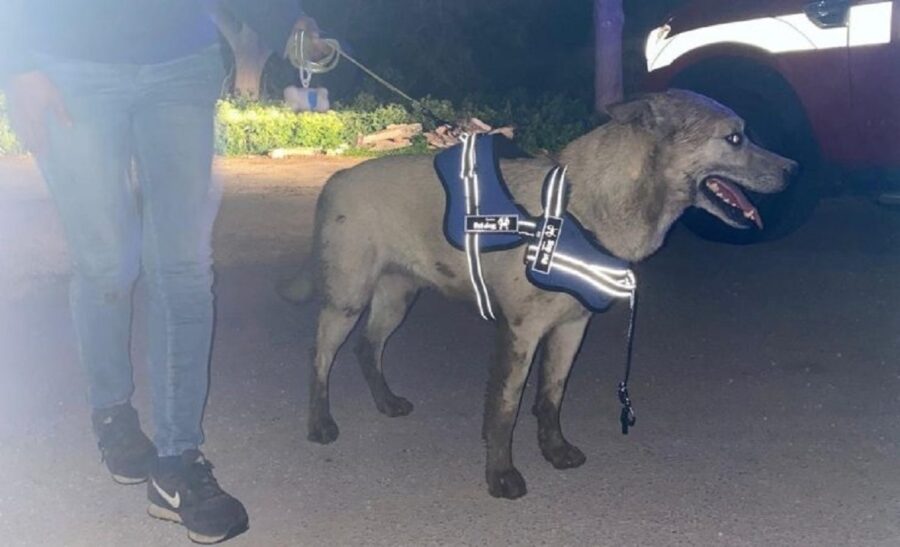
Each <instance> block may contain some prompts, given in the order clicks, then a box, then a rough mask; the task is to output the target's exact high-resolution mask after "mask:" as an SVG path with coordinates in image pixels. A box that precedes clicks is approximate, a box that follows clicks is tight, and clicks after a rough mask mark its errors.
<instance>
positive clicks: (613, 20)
mask: <svg viewBox="0 0 900 547" xmlns="http://www.w3.org/2000/svg"><path fill="white" fill-rule="evenodd" d="M624 25H625V12H624V11H623V9H622V0H594V43H595V57H594V59H595V65H594V66H595V70H594V107H595V108H596V109H597V112H605V111H606V106H607V105H610V104H613V103H616V102H619V101H621V100H622V96H623V90H622V28H623V27H624Z"/></svg>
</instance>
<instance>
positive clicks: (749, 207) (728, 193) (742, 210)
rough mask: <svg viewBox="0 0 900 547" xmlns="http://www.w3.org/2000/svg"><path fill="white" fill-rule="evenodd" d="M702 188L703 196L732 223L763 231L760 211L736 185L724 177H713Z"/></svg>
mask: <svg viewBox="0 0 900 547" xmlns="http://www.w3.org/2000/svg"><path fill="white" fill-rule="evenodd" d="M700 188H702V189H703V194H704V195H705V196H706V197H707V198H709V200H710V201H712V202H713V203H714V204H716V205H717V207H718V209H719V210H720V211H721V212H722V213H723V214H724V215H725V216H727V217H728V218H729V219H731V220H732V221H734V222H736V223H738V224H742V225H744V226H750V225H753V224H755V225H756V227H757V228H759V229H760V230H762V229H763V221H762V217H761V216H760V214H759V211H757V210H756V207H755V206H754V205H753V204H752V203H751V202H750V200H749V199H747V196H746V195H744V192H743V191H741V189H740V187H739V186H738V185H737V184H736V183H734V182H732V181H730V180H728V179H725V178H723V177H717V176H711V177H707V178H706V180H704V181H703V184H702V185H700Z"/></svg>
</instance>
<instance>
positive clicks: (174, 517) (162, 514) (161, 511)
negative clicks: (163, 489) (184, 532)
mask: <svg viewBox="0 0 900 547" xmlns="http://www.w3.org/2000/svg"><path fill="white" fill-rule="evenodd" d="M147 514H149V515H150V516H151V517H153V518H155V519H159V520H165V521H168V522H174V523H176V524H181V525H184V522H182V520H181V516H179V515H178V513H176V512H175V511H172V510H171V509H166V508H165V507H160V506H159V505H156V504H155V503H151V504H150V506H149V507H148V508H147ZM246 529H247V528H246V526H244V527H242V528H240V529H238V530H229V531H228V532H226V533H225V534H222V535H219V536H206V535H203V534H198V533H197V532H192V531H191V530H188V539H190V540H191V541H193V542H194V543H199V544H201V545H213V544H215V543H221V542H223V541H225V540H226V539H231V538H232V537H234V536H236V535H238V534H240V533H241V532H243V531H244V530H246Z"/></svg>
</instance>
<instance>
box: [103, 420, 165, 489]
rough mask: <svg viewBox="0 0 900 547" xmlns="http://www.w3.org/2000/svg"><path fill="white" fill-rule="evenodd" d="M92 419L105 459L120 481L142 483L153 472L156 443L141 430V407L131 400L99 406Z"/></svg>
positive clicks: (111, 471) (118, 481) (115, 478)
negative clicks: (138, 408)
mask: <svg viewBox="0 0 900 547" xmlns="http://www.w3.org/2000/svg"><path fill="white" fill-rule="evenodd" d="M91 423H92V424H93V426H94V433H95V434H96V435H97V446H98V447H99V448H100V457H101V461H103V462H105V463H106V467H107V469H109V472H110V473H112V478H113V480H114V481H116V482H117V483H119V484H140V483H142V482H144V481H146V480H147V477H149V476H150V468H151V467H152V465H153V462H154V461H156V447H155V446H153V443H152V442H150V439H148V438H147V436H146V435H144V432H143V431H141V424H140V421H138V415H137V411H136V410H135V409H134V408H133V407H132V406H131V404H129V403H124V404H121V405H118V406H114V407H112V408H107V409H103V410H95V411H94V412H93V413H92V414H91Z"/></svg>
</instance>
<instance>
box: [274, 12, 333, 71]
mask: <svg viewBox="0 0 900 547" xmlns="http://www.w3.org/2000/svg"><path fill="white" fill-rule="evenodd" d="M299 31H303V32H304V33H305V36H304V38H305V40H306V44H307V45H306V48H304V49H305V52H309V53H311V54H312V55H311V56H310V59H311V60H313V61H315V60H318V59H322V58H323V57H327V56H328V55H329V54H330V53H331V49H332V48H331V46H330V45H328V43H326V42H325V41H324V40H322V38H321V37H320V36H319V24H318V23H316V20H315V19H313V18H312V17H301V18H300V19H298V20H297V23H296V24H295V25H294V34H296V33H297V32H299ZM292 47H294V36H293V35H292V36H291V40H290V42H289V43H288V50H287V52H286V55H285V56H288V55H290V53H291V48H292Z"/></svg>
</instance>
